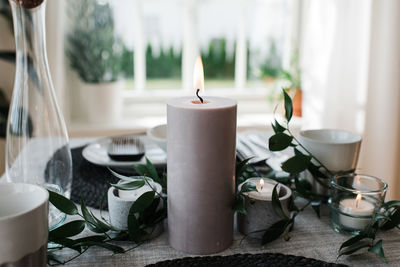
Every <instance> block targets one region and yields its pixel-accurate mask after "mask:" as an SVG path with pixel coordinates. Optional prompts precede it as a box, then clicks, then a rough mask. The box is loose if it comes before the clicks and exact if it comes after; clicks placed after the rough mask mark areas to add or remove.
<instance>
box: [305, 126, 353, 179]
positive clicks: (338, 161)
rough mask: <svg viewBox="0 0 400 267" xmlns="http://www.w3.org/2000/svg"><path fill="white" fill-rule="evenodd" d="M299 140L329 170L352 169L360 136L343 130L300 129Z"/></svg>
mask: <svg viewBox="0 0 400 267" xmlns="http://www.w3.org/2000/svg"><path fill="white" fill-rule="evenodd" d="M299 141H300V143H301V144H302V145H304V147H305V148H306V149H307V150H308V151H310V152H311V153H312V154H313V155H314V156H315V157H316V158H317V159H318V160H319V161H321V162H322V164H324V165H325V166H326V167H327V168H328V169H329V170H330V171H331V172H340V171H349V170H354V169H355V168H356V166H357V161H358V155H359V153H360V146H361V136H360V135H358V134H355V133H352V132H348V131H343V130H331V129H319V130H306V131H301V132H300V135H299Z"/></svg>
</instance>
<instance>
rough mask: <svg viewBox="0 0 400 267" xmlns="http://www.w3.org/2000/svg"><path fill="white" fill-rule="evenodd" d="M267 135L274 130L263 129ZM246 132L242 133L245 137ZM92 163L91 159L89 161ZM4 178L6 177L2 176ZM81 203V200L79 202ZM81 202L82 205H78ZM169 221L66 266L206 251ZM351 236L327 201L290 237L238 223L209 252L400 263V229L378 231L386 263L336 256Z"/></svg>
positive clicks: (74, 142)
mask: <svg viewBox="0 0 400 267" xmlns="http://www.w3.org/2000/svg"><path fill="white" fill-rule="evenodd" d="M263 134H266V136H268V135H270V134H271V133H263ZM245 135H246V133H241V136H242V138H243V136H244V137H245ZM96 140H98V139H96V138H92V137H91V138H71V139H70V147H71V149H72V150H74V149H76V148H79V147H83V146H85V145H87V144H90V143H93V142H94V141H96ZM90 164H91V163H90ZM0 180H2V181H3V182H4V180H5V179H0ZM77 204H78V203H77ZM78 206H79V205H78ZM90 209H91V211H92V212H93V213H94V214H95V215H96V216H100V210H99V209H98V208H90ZM102 216H103V217H105V218H107V217H108V212H107V211H104V210H103V211H102ZM74 219H76V216H68V217H67V219H66V221H67V222H68V221H71V220H74ZM167 229H168V227H167V221H166V220H165V222H164V231H163V233H162V234H161V235H159V236H158V237H156V238H154V239H152V240H149V241H146V242H145V243H143V244H141V245H139V246H136V245H135V244H134V243H133V242H125V241H120V242H117V244H118V245H119V246H122V247H123V248H124V249H126V250H127V252H125V253H123V254H113V253H112V252H110V251H109V250H106V249H104V248H101V247H91V248H89V249H88V250H87V251H86V252H85V253H83V254H82V255H80V256H79V257H77V258H75V259H73V260H72V261H69V262H68V263H67V264H66V266H90V267H92V266H146V265H149V264H155V263H157V262H160V261H166V260H173V259H178V258H186V257H198V256H205V255H188V254H185V253H183V252H180V251H177V250H175V249H174V248H172V247H171V246H170V245H169V242H168V230H167ZM89 233H90V232H89V230H87V229H85V231H84V232H83V233H81V234H80V236H87V235H89ZM348 238H349V236H347V235H343V234H340V233H337V232H335V231H334V230H333V228H332V222H331V216H330V208H329V206H328V204H322V206H321V213H320V217H318V216H317V215H316V213H315V212H314V210H313V209H312V208H311V207H308V208H306V209H305V210H304V211H303V212H302V213H301V214H299V215H298V216H297V217H296V220H295V224H294V228H293V230H292V231H291V232H290V239H289V240H284V238H283V237H279V238H278V239H276V240H274V241H272V242H270V243H268V244H265V245H261V243H260V240H258V239H252V238H246V237H244V236H243V235H242V234H240V233H239V232H238V230H237V227H236V219H235V230H234V238H233V243H232V245H231V246H230V247H229V248H228V249H226V250H224V251H222V252H220V253H217V254H213V255H207V256H226V255H235V254H258V253H281V254H286V255H295V256H301V257H305V258H314V259H317V260H321V261H325V262H330V263H338V264H346V265H349V266H400V246H399V244H400V231H399V229H396V228H395V229H392V230H389V231H382V232H380V233H379V234H378V236H377V238H378V239H377V240H379V239H382V240H383V247H384V252H385V256H386V258H387V260H388V263H384V262H383V261H382V260H381V259H380V258H379V257H378V256H376V255H375V254H372V253H360V254H356V255H351V256H342V257H340V258H337V255H338V250H339V247H340V244H341V243H343V242H344V241H345V240H347V239H348ZM58 254H59V255H61V256H62V257H63V258H65V259H70V258H73V257H74V256H76V255H77V252H76V251H74V250H70V249H64V250H62V251H59V252H58Z"/></svg>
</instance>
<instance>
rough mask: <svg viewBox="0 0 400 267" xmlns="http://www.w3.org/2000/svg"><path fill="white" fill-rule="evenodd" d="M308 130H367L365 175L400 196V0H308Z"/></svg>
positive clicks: (304, 42)
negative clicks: (377, 180)
mask: <svg viewBox="0 0 400 267" xmlns="http://www.w3.org/2000/svg"><path fill="white" fill-rule="evenodd" d="M302 24H303V27H302V37H301V66H302V70H303V75H302V79H303V90H304V103H303V108H304V124H303V126H304V128H322V127H323V128H338V129H346V130H350V131H354V132H358V133H361V134H363V144H362V151H361V155H360V161H359V166H358V169H359V172H360V173H361V172H362V173H366V174H371V175H375V176H378V177H380V178H383V179H384V180H385V181H387V182H388V183H389V193H388V198H400V183H398V182H397V180H398V179H399V175H400V168H399V165H400V153H399V151H400V126H399V122H400V31H399V27H400V1H398V0H326V1H320V0H305V1H304V2H303V22H302Z"/></svg>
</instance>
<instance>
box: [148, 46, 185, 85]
mask: <svg viewBox="0 0 400 267" xmlns="http://www.w3.org/2000/svg"><path fill="white" fill-rule="evenodd" d="M181 67H182V49H180V51H179V52H178V53H175V52H174V48H173V47H172V46H170V47H169V48H168V49H166V50H164V48H162V47H161V48H160V50H159V54H158V55H157V56H154V55H153V47H152V46H151V44H148V45H147V48H146V74H147V78H150V79H151V78H179V77H180V76H181Z"/></svg>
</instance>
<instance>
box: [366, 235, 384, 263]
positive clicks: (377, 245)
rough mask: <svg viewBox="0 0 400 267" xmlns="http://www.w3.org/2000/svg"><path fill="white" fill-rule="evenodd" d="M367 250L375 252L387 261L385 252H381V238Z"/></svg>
mask: <svg viewBox="0 0 400 267" xmlns="http://www.w3.org/2000/svg"><path fill="white" fill-rule="evenodd" d="M368 251H369V252H372V253H375V254H376V255H378V256H379V257H380V258H381V259H382V260H383V261H384V262H387V259H386V257H385V253H384V252H383V247H382V240H379V241H378V242H376V243H375V244H374V245H373V246H372V247H370V248H369V249H368Z"/></svg>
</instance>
